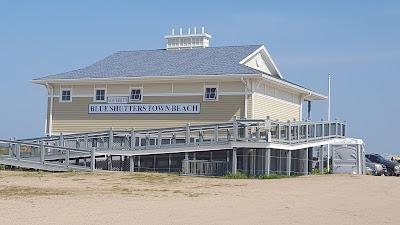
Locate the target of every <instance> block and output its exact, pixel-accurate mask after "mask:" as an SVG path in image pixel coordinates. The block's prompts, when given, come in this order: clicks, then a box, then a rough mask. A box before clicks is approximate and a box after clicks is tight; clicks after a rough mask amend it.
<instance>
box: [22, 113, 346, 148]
mask: <svg viewBox="0 0 400 225" xmlns="http://www.w3.org/2000/svg"><path fill="white" fill-rule="evenodd" d="M345 135H346V124H345V123H344V122H340V121H319V122H311V121H301V122H279V121H271V120H247V119H246V120H242V119H235V120H233V121H231V122H226V123H218V124H206V125H190V124H187V125H186V126H184V127H175V128H162V129H145V130H135V129H132V130H108V131H101V132H92V133H79V134H69V135H63V134H60V135H58V136H51V137H39V138H33V139H21V140H19V141H22V142H31V143H42V142H43V143H45V144H47V145H50V146H64V147H70V148H75V149H91V148H96V149H97V150H144V149H159V148H171V147H184V146H199V145H212V144H227V143H230V142H265V143H280V144H287V145H291V144H298V143H305V142H314V141H319V140H326V139H331V138H342V137H345Z"/></svg>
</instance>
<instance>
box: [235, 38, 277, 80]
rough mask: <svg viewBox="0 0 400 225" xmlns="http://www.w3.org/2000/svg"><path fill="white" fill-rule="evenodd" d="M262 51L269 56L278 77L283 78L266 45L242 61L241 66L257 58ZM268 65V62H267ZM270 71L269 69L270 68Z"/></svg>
mask: <svg viewBox="0 0 400 225" xmlns="http://www.w3.org/2000/svg"><path fill="white" fill-rule="evenodd" d="M262 50H264V53H265V55H266V56H267V60H269V61H270V62H271V65H272V67H273V68H274V70H275V71H276V73H277V74H278V76H279V77H280V78H283V76H282V74H281V72H279V69H278V67H277V66H276V64H275V62H274V60H273V59H272V57H271V55H270V54H269V52H268V50H267V48H266V47H265V46H264V45H261V46H260V47H259V48H258V49H256V50H255V51H254V52H253V53H251V54H250V55H248V56H247V57H246V58H244V59H242V61H240V62H239V63H240V64H244V63H246V62H247V61H249V60H250V59H251V58H253V57H254V56H256V55H257V54H258V53H259V52H261V51H262ZM267 64H268V62H267ZM268 69H269V68H268Z"/></svg>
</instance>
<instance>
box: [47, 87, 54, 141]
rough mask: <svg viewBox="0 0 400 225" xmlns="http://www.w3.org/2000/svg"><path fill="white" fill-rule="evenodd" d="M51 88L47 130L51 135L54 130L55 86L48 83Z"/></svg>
mask: <svg viewBox="0 0 400 225" xmlns="http://www.w3.org/2000/svg"><path fill="white" fill-rule="evenodd" d="M46 85H47V86H48V87H49V88H50V89H51V92H50V109H49V111H50V112H49V118H48V122H47V123H48V124H47V127H46V132H47V134H48V135H51V133H52V132H53V105H54V87H53V86H51V85H49V84H46ZM47 101H48V98H47Z"/></svg>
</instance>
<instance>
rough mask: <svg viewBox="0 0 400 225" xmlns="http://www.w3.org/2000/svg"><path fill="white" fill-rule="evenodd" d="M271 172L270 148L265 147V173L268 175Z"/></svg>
mask: <svg viewBox="0 0 400 225" xmlns="http://www.w3.org/2000/svg"><path fill="white" fill-rule="evenodd" d="M270 173H271V149H269V148H266V149H265V174H267V176H269V175H270Z"/></svg>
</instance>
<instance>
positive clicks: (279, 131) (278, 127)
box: [276, 124, 282, 143]
mask: <svg viewBox="0 0 400 225" xmlns="http://www.w3.org/2000/svg"><path fill="white" fill-rule="evenodd" d="M276 127H277V128H276V130H277V131H278V142H279V143H281V141H282V137H281V136H282V135H281V125H280V124H277V125H276Z"/></svg>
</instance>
